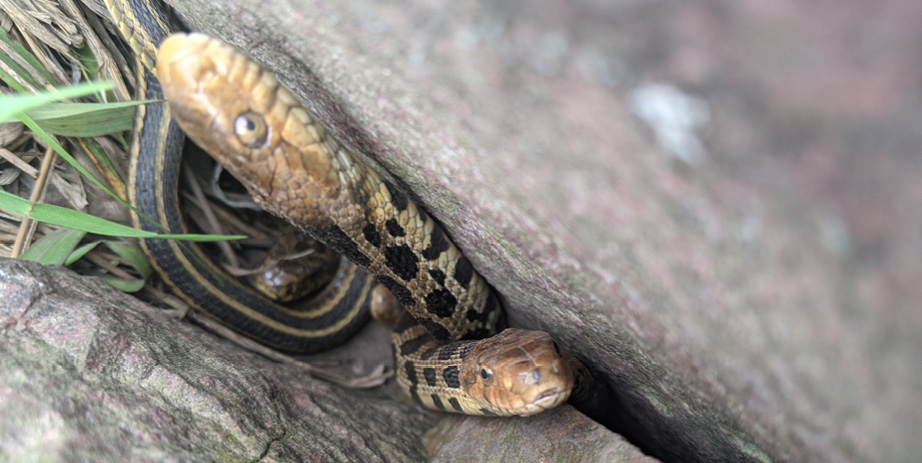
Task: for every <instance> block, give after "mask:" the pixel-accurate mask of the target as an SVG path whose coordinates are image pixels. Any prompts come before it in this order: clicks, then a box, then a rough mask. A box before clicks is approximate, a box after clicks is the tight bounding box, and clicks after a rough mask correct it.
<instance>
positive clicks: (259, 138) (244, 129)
mask: <svg viewBox="0 0 922 463" xmlns="http://www.w3.org/2000/svg"><path fill="white" fill-rule="evenodd" d="M234 134H236V135H237V140H240V143H243V144H244V145H246V146H247V147H248V148H259V147H260V146H263V145H264V144H265V143H266V138H268V137H267V136H268V134H269V127H268V126H266V120H265V119H263V117H262V116H260V115H259V114H257V113H254V112H253V111H247V112H245V113H243V114H241V115H239V116H237V119H235V120H234Z"/></svg>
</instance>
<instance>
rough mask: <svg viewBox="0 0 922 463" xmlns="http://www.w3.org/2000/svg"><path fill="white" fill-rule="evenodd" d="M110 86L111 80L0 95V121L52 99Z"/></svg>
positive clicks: (72, 96) (98, 90) (94, 91)
mask: <svg viewBox="0 0 922 463" xmlns="http://www.w3.org/2000/svg"><path fill="white" fill-rule="evenodd" d="M109 88H112V82H87V83H85V84H78V85H74V86H72V87H65V88H60V89H55V90H49V91H47V92H42V93H35V94H31V95H13V96H0V122H7V121H9V120H10V119H12V118H13V117H14V116H16V114H18V113H22V112H23V111H26V110H29V109H32V108H36V107H39V106H42V105H45V104H48V103H51V102H53V101H58V100H64V99H67V98H77V97H81V96H86V95H91V94H93V93H96V92H101V91H103V90H108V89H109Z"/></svg>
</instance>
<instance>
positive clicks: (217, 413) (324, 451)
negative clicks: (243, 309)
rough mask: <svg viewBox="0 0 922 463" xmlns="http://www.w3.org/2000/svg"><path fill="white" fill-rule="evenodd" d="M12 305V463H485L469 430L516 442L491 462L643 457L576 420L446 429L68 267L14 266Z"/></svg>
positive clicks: (5, 402) (3, 310)
mask: <svg viewBox="0 0 922 463" xmlns="http://www.w3.org/2000/svg"><path fill="white" fill-rule="evenodd" d="M0 294H3V296H4V297H3V298H2V300H0V416H2V417H3V419H2V420H0V461H3V462H44V461H48V462H59V461H66V462H71V461H73V462H76V461H93V462H125V461H131V462H192V461H203V462H207V461H221V462H235V461H238V462H252V461H266V462H270V461H278V462H302V461H317V462H329V461H362V462H365V461H394V462H409V461H427V460H430V459H431V458H433V457H435V459H437V460H439V461H477V460H479V459H480V458H479V457H477V456H476V455H474V458H473V460H471V459H469V458H470V457H471V454H470V453H469V452H467V453H465V452H461V453H459V452H457V450H458V449H463V448H465V447H466V446H468V445H469V444H470V443H471V442H475V441H476V442H482V441H484V439H486V436H484V435H483V434H482V431H481V434H477V433H476V432H473V433H470V432H466V431H465V429H467V428H469V427H474V428H475V429H480V430H483V429H495V428H501V429H503V430H504V438H503V439H502V441H500V442H495V441H494V442H492V443H491V446H490V447H489V450H490V451H491V452H492V453H495V454H496V455H507V456H518V457H521V458H524V459H525V460H528V461H541V460H542V459H544V458H546V457H547V456H554V457H555V458H562V457H564V456H565V457H567V458H575V459H578V460H581V461H615V462H619V461H641V460H638V459H639V458H642V454H641V453H639V452H638V450H637V449H636V448H635V447H634V446H632V445H630V444H629V443H627V442H625V441H624V440H623V439H621V438H620V437H619V436H617V435H615V434H613V433H612V432H610V431H609V430H607V429H605V428H603V427H601V426H600V425H598V424H596V423H594V422H592V421H591V420H588V419H587V418H586V417H585V416H584V415H582V414H580V413H579V412H577V411H575V410H574V409H573V408H572V407H564V408H561V409H560V410H557V411H555V412H554V413H553V414H548V415H545V416H538V417H533V418H529V419H511V420H487V419H479V420H478V419H476V418H461V417H458V418H455V419H453V420H451V419H446V421H445V423H448V424H442V425H440V426H439V427H437V428H434V426H436V424H438V422H439V419H440V418H444V417H442V416H440V415H439V414H436V413H429V412H425V411H423V410H421V409H419V408H418V407H417V406H415V405H413V404H403V403H400V401H395V400H393V399H392V398H391V397H389V396H388V395H387V394H386V393H385V392H384V391H382V390H375V391H356V390H350V389H346V388H343V387H339V386H335V385H331V384H329V383H326V382H323V381H319V380H316V379H313V378H311V377H310V376H308V375H306V374H304V373H301V372H300V371H299V370H297V369H294V368H292V367H289V366H284V365H280V364H276V363H273V362H271V361H269V360H266V359H265V358H263V357H260V356H258V355H255V354H252V353H249V352H246V351H244V350H242V349H241V348H239V347H238V346H236V345H234V344H231V343H229V342H227V341H224V340H221V339H218V338H216V337H214V336H212V335H210V334H208V333H206V332H205V331H203V330H202V329H200V328H198V327H195V326H192V325H190V324H189V323H186V322H180V321H178V320H174V319H172V318H169V317H167V316H165V315H164V313H163V311H161V310H158V309H154V308H151V307H149V306H147V305H145V304H144V303H142V302H140V301H138V300H137V299H135V298H133V297H132V296H128V295H125V294H122V293H120V292H118V291H116V290H114V289H113V288H111V287H109V286H108V285H107V284H105V283H103V282H102V281H100V280H97V279H95V278H89V277H81V276H79V275H76V274H74V273H73V272H70V271H68V270H66V269H63V268H60V267H42V266H40V265H38V264H35V263H31V262H22V261H15V260H10V259H0ZM382 329H383V328H382ZM377 341H378V344H377V350H378V351H384V352H386V350H387V349H388V347H387V346H388V343H387V340H386V339H377ZM369 346H370V344H368V345H366V346H364V348H366V349H367V348H369ZM354 350H355V346H346V347H345V349H344V351H345V352H347V353H349V352H354ZM335 365H336V364H332V365H330V364H328V367H331V368H336V366H335ZM467 420H472V422H471V424H465V423H466V422H467ZM490 421H493V423H490ZM454 425H457V426H454ZM550 437H553V439H561V440H560V442H558V443H555V444H553V445H541V446H534V445H532V443H533V442H537V441H539V440H540V441H545V442H547V441H548V439H549V438H550ZM477 439H479V440H477ZM485 448H486V447H485ZM494 461H499V460H494Z"/></svg>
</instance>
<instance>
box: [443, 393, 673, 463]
mask: <svg viewBox="0 0 922 463" xmlns="http://www.w3.org/2000/svg"><path fill="white" fill-rule="evenodd" d="M581 417H582V415H580V414H579V412H578V411H576V410H575V409H574V408H572V407H559V408H556V409H554V410H551V411H548V412H546V413H543V414H541V415H537V416H535V417H533V418H532V419H527V420H498V419H489V418H476V417H475V418H471V417H454V416H453V417H451V418H446V419H443V420H442V421H441V422H440V423H439V425H438V426H436V427H435V428H433V429H432V430H431V431H429V433H428V434H427V438H428V439H427V443H428V444H429V445H428V447H429V448H430V450H431V451H432V461H433V462H440V463H449V462H475V461H476V462H497V463H502V462H510V461H566V462H575V461H586V462H589V461H592V462H633V463H656V462H657V461H659V460H655V459H653V458H651V457H647V456H644V455H643V454H641V453H639V452H638V451H637V449H636V448H635V447H634V446H633V445H631V444H629V443H628V442H626V441H624V440H623V439H618V438H614V439H613V438H612V436H611V433H610V432H609V431H608V430H606V429H605V428H603V427H602V426H601V425H599V424H597V423H593V422H591V421H586V420H584V419H582V418H581ZM512 443H516V444H514V445H510V444H512Z"/></svg>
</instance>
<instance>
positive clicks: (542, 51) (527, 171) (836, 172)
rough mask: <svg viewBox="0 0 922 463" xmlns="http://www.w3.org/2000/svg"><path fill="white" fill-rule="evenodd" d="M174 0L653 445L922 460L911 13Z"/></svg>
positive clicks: (776, 6) (776, 457)
mask: <svg viewBox="0 0 922 463" xmlns="http://www.w3.org/2000/svg"><path fill="white" fill-rule="evenodd" d="M175 3H176V6H177V8H179V10H180V11H181V13H182V14H183V15H185V17H186V18H187V19H188V21H189V23H190V25H192V26H193V27H195V28H197V29H199V30H202V31H205V32H207V33H209V34H212V35H215V36H217V37H220V38H222V39H224V40H225V41H227V42H229V43H231V44H232V45H234V46H236V47H237V48H239V49H241V50H243V51H245V52H246V53H248V54H250V55H251V56H253V57H254V58H255V59H256V60H258V61H260V62H263V63H265V64H267V65H268V66H269V67H270V68H271V69H273V70H274V71H275V72H276V73H277V74H279V76H280V78H281V79H282V80H283V81H284V82H286V83H288V84H289V86H291V87H292V88H293V90H294V91H295V93H296V94H298V95H299V96H300V97H302V98H303V99H304V100H305V101H306V102H307V105H308V106H309V107H310V108H311V109H312V110H313V111H314V112H315V113H316V114H317V115H318V116H319V117H320V118H321V120H322V121H323V122H324V123H325V124H326V125H327V126H328V127H330V128H331V129H332V131H333V132H334V133H335V134H336V135H337V136H338V137H340V138H341V139H342V140H344V141H346V142H348V143H349V144H351V145H353V146H355V147H357V148H358V149H359V150H360V151H361V152H363V153H364V154H365V155H366V156H368V157H369V158H370V159H371V160H372V161H373V162H375V163H376V164H378V165H379V167H381V168H382V170H384V171H387V172H390V173H391V174H393V176H394V177H397V178H398V179H400V181H401V182H402V184H403V186H404V187H405V188H406V189H407V190H408V191H409V192H410V193H411V194H412V195H414V196H415V197H416V198H418V199H419V200H420V202H421V203H422V204H424V205H425V206H426V207H427V208H428V210H429V211H430V213H431V215H433V216H435V217H437V218H438V219H439V220H441V221H442V222H443V223H444V225H445V226H446V228H447V230H448V231H449V233H450V234H451V235H452V237H453V238H454V239H455V241H456V242H457V243H458V244H459V246H460V247H461V248H462V249H464V250H465V251H466V253H467V255H468V256H469V257H470V259H471V261H472V262H473V263H474V264H475V266H476V267H477V268H478V269H479V270H480V271H481V272H482V273H483V274H484V275H485V277H486V278H487V279H488V280H489V281H490V282H491V283H492V284H493V285H494V286H495V287H496V288H497V289H498V290H499V292H500V293H502V294H503V296H504V302H505V305H506V307H507V308H508V311H509V312H510V314H511V319H512V321H513V323H514V324H515V325H518V326H520V327H532V328H541V329H545V330H547V331H549V332H550V333H551V334H552V335H553V336H554V337H555V338H557V339H558V340H559V341H560V343H561V344H562V345H563V346H564V347H565V348H567V349H569V350H571V351H573V352H575V353H577V354H578V355H580V356H581V357H583V358H584V359H585V360H586V361H587V362H588V363H589V364H590V365H592V366H593V367H594V368H595V370H596V371H597V373H598V374H599V375H600V376H601V377H602V378H604V379H605V380H606V382H607V383H608V384H609V385H610V386H611V387H612V389H613V390H614V391H615V397H613V403H614V404H615V405H613V406H612V407H611V408H610V409H607V410H603V411H599V410H596V412H598V413H597V415H598V416H597V418H598V419H599V421H601V422H604V423H605V424H606V425H607V426H608V427H609V428H610V429H612V430H615V431H617V432H618V433H621V434H622V435H623V436H625V437H626V438H627V439H628V440H629V441H630V442H632V443H634V444H636V445H638V446H640V448H641V449H642V450H643V451H645V452H647V453H648V454H649V455H651V456H653V457H656V458H659V459H661V460H664V461H758V462H763V461H814V462H837V461H857V462H863V461H908V460H911V459H913V458H915V457H917V456H918V455H920V454H922V442H920V441H919V440H918V439H915V438H914V436H917V435H919V434H920V433H922V396H920V395H919V394H918V391H919V390H922V375H920V374H919V371H920V370H919V369H918V368H915V367H913V365H917V363H918V362H917V359H918V358H920V356H922V344H920V341H919V340H920V339H922V336H920V333H922V328H920V327H922V317H920V316H919V312H918V310H917V308H918V301H919V300H922V289H920V288H922V285H919V284H918V282H919V281H922V261H920V259H918V256H919V255H922V244H920V241H919V238H918V237H919V233H918V231H919V230H920V229H922V218H920V214H919V212H918V211H920V210H922V204H920V203H922V199H920V198H922V195H919V194H918V191H917V188H916V189H913V187H912V186H913V185H918V175H919V172H920V170H922V169H920V167H922V166H920V161H919V158H918V156H917V150H918V146H919V145H920V141H922V140H920V139H919V135H918V133H919V132H918V130H916V128H917V127H918V114H919V113H920V111H919V103H918V102H919V101H920V98H919V95H920V93H922V92H920V88H919V87H920V84H919V82H922V79H919V78H918V77H919V75H920V69H922V64H920V58H919V55H918V53H916V52H915V50H916V48H917V47H914V46H913V45H912V44H914V43H918V41H919V40H920V37H919V32H918V28H917V27H915V26H914V25H915V24H918V21H919V20H920V18H919V13H918V9H912V8H910V7H909V6H907V5H904V4H903V3H905V2H903V3H900V2H897V1H887V2H885V3H887V4H888V5H890V6H889V7H879V6H877V5H872V4H870V3H868V4H862V5H854V6H853V8H849V9H840V8H839V6H840V5H838V4H837V3H833V2H832V1H831V0H829V1H825V2H818V3H811V4H809V5H807V4H802V3H798V2H794V1H782V2H780V3H779V2H772V3H771V4H770V5H769V4H765V3H764V2H748V3H747V2H744V3H739V2H731V1H726V0H723V1H721V0H707V1H700V2H685V3H682V4H676V3H674V2H630V1H628V2H593V1H583V2H563V1H552V0H545V1H539V2H527V3H526V2H497V3H491V4H480V3H464V2H461V3H459V2H453V3H445V4H442V3H440V4H433V3H431V2H412V1H411V2H402V3H400V4H399V5H396V4H390V3H380V2H372V1H357V2H349V3H348V4H346V3H335V2H318V1H304V2H269V3H267V2H260V3H253V2H248V1H244V0H230V1H227V2H220V4H219V3H216V2H210V1H205V0H193V1H188V2H175ZM832 11H835V12H836V14H834V15H830V14H829V13H830V12H832ZM870 18H874V21H875V22H874V24H876V27H874V28H871V29H868V28H865V27H864V24H865V21H867V20H868V19H870ZM908 256H913V257H908ZM459 423H461V424H459V425H457V426H459V427H460V426H463V427H464V429H465V431H464V432H465V433H472V434H479V433H481V432H482V431H483V429H493V428H492V426H502V425H501V424H496V423H494V422H492V421H484V422H480V421H466V420H462V421H460V422H459ZM481 426H487V428H481ZM510 426H513V425H512V424H510ZM495 431H496V432H502V431H498V430H495ZM442 448H443V449H449V447H442ZM446 452H448V453H449V454H450V453H452V452H451V451H449V450H446ZM438 455H439V456H442V455H443V454H442V453H441V452H440V453H438Z"/></svg>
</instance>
